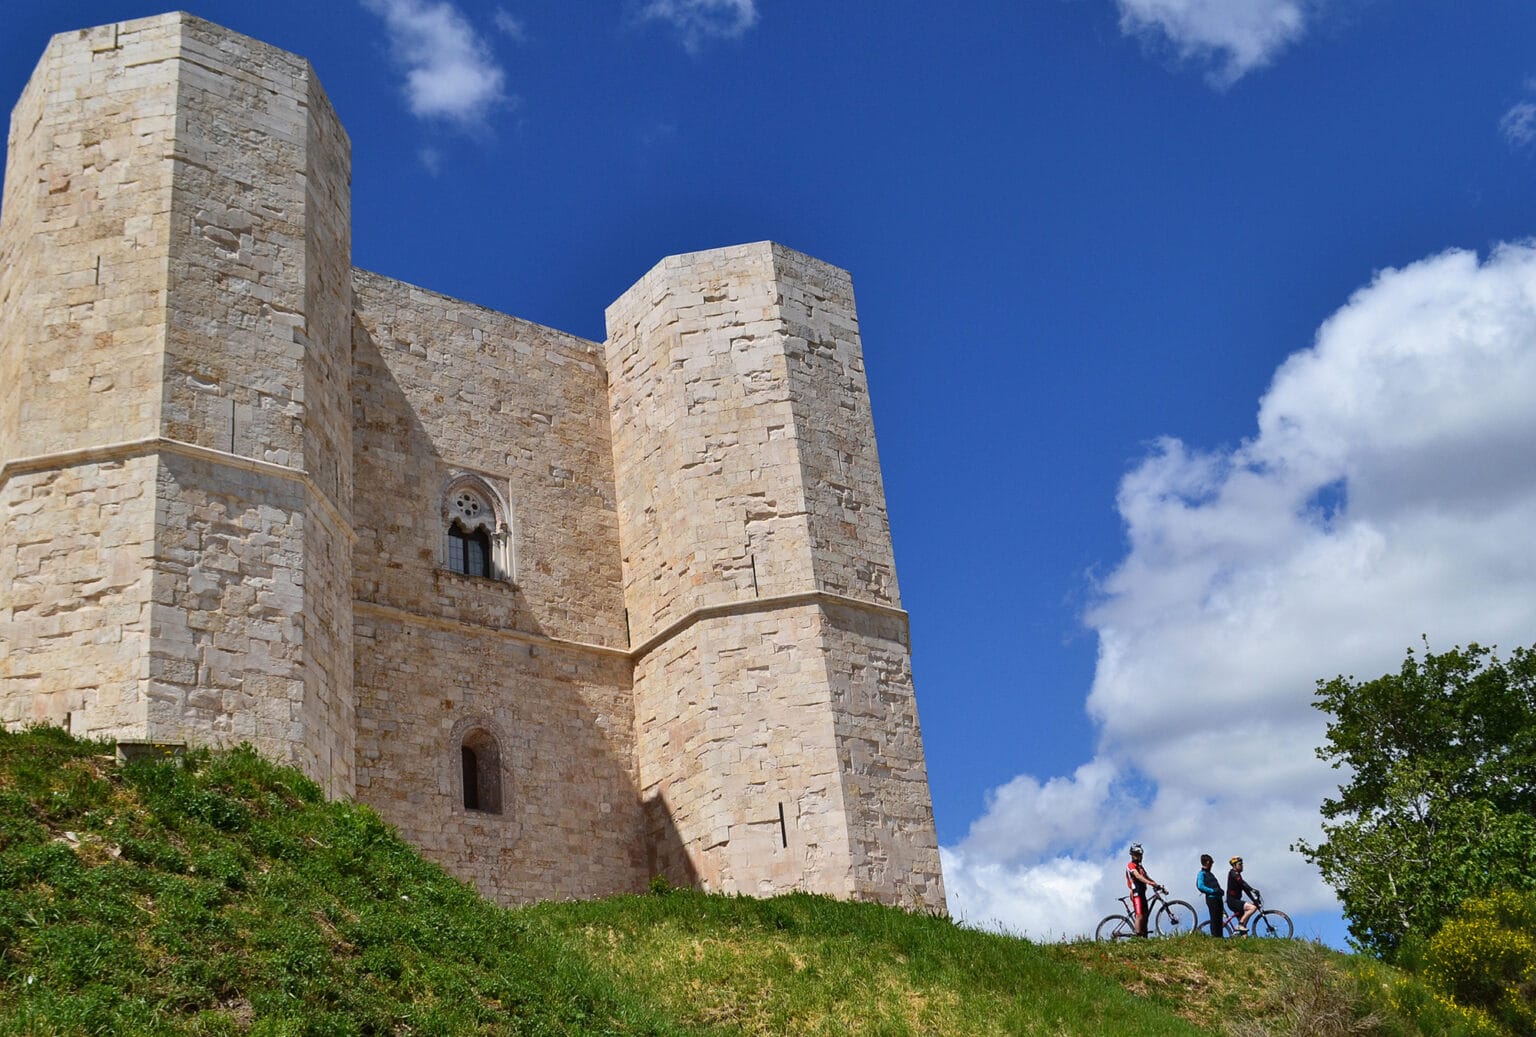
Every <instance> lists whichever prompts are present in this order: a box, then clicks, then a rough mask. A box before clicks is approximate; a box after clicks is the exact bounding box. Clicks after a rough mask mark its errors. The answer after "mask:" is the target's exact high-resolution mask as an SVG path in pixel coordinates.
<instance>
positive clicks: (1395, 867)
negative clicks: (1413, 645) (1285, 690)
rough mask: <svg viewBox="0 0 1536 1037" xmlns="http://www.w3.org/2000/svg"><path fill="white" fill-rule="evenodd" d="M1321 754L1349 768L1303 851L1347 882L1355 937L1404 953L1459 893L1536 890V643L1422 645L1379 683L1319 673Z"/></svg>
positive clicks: (1328, 874) (1341, 885)
mask: <svg viewBox="0 0 1536 1037" xmlns="http://www.w3.org/2000/svg"><path fill="white" fill-rule="evenodd" d="M1313 705H1314V706H1316V707H1317V708H1318V709H1320V710H1323V711H1325V712H1327V713H1328V714H1330V716H1331V718H1332V719H1331V721H1330V723H1329V725H1328V730H1327V737H1328V743H1327V745H1325V746H1323V747H1321V748H1320V749H1318V751H1317V752H1318V756H1319V757H1321V758H1322V759H1324V760H1327V761H1329V762H1330V763H1332V764H1333V766H1334V767H1335V768H1341V769H1344V770H1346V772H1347V774H1348V777H1347V779H1346V781H1345V783H1344V784H1343V785H1341V786H1340V789H1339V795H1338V797H1337V798H1330V799H1327V800H1325V801H1324V802H1323V805H1322V813H1323V817H1324V818H1325V821H1324V824H1323V832H1324V835H1325V836H1326V838H1325V839H1324V841H1323V842H1322V843H1320V844H1318V845H1316V846H1312V845H1310V844H1308V843H1305V842H1302V843H1299V844H1297V846H1296V849H1297V850H1298V851H1300V852H1301V853H1302V854H1304V855H1305V856H1306V857H1307V858H1308V859H1310V860H1311V861H1312V862H1313V863H1314V864H1316V865H1317V866H1318V867H1319V869H1320V870H1321V871H1322V874H1323V878H1324V879H1325V880H1326V881H1327V882H1328V883H1329V884H1330V885H1332V886H1333V887H1334V889H1335V890H1337V891H1338V894H1339V899H1340V901H1341V902H1342V904H1343V906H1344V913H1345V915H1346V917H1347V918H1348V919H1349V928H1350V934H1351V936H1352V937H1353V939H1354V941H1355V942H1356V943H1357V944H1358V945H1359V946H1360V947H1362V948H1364V949H1366V950H1369V951H1370V952H1372V953H1374V954H1377V955H1379V956H1381V957H1383V958H1385V959H1388V960H1390V959H1391V958H1392V957H1393V956H1394V955H1395V954H1396V952H1397V950H1398V948H1399V947H1400V946H1401V944H1402V941H1403V940H1404V938H1405V937H1407V936H1408V935H1409V934H1411V933H1417V934H1421V935H1427V934H1428V933H1431V932H1433V931H1434V930H1435V929H1436V928H1437V927H1438V926H1439V924H1440V923H1441V921H1442V920H1443V919H1445V918H1446V917H1447V916H1448V915H1449V914H1450V913H1451V912H1452V911H1453V910H1454V909H1455V908H1456V906H1457V905H1458V904H1460V903H1462V902H1463V901H1465V900H1467V899H1469V898H1470V897H1474V896H1477V895H1480V894H1484V893H1488V892H1490V891H1492V890H1495V889H1499V888H1516V889H1518V888H1526V889H1530V888H1536V868H1532V866H1531V862H1532V860H1533V859H1536V649H1520V648H1517V649H1515V651H1514V652H1513V654H1511V656H1510V657H1509V659H1508V660H1507V661H1506V660H1501V659H1499V658H1498V657H1497V656H1496V655H1495V654H1494V653H1493V651H1492V650H1491V649H1487V648H1483V647H1480V646H1479V645H1476V644H1470V645H1468V646H1467V647H1466V648H1465V649H1462V648H1455V649H1452V650H1451V651H1449V652H1444V653H1441V654H1438V655H1437V654H1435V653H1433V652H1430V651H1429V650H1428V646H1427V644H1426V646H1425V651H1424V657H1423V659H1422V660H1420V659H1419V658H1418V657H1417V656H1416V655H1415V654H1414V652H1413V650H1412V649H1410V650H1409V651H1408V654H1407V658H1406V659H1405V661H1404V662H1403V666H1402V668H1401V669H1400V670H1399V671H1398V672H1397V673H1394V674H1386V675H1384V676H1382V677H1378V678H1377V679H1375V680H1371V681H1364V682H1358V681H1356V680H1355V679H1354V678H1353V677H1342V676H1341V677H1335V678H1333V679H1332V680H1330V681H1319V682H1318V686H1317V694H1316V697H1315V700H1314V702H1313Z"/></svg>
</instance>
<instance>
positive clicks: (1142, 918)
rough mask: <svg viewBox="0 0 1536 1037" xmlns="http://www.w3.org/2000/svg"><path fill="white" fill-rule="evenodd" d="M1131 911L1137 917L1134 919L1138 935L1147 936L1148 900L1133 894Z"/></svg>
mask: <svg viewBox="0 0 1536 1037" xmlns="http://www.w3.org/2000/svg"><path fill="white" fill-rule="evenodd" d="M1131 911H1132V912H1134V913H1135V915H1136V917H1135V919H1134V921H1135V922H1136V935H1137V936H1145V935H1147V898H1146V897H1144V896H1137V895H1136V894H1134V893H1132V894H1131Z"/></svg>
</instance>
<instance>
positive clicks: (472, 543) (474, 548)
mask: <svg viewBox="0 0 1536 1037" xmlns="http://www.w3.org/2000/svg"><path fill="white" fill-rule="evenodd" d="M448 568H450V569H452V570H453V571H454V572H456V573H463V574H464V575H465V576H490V575H491V574H492V573H491V535H490V534H489V533H487V532H486V531H485V528H484V527H483V526H477V527H475V528H474V529H465V528H464V523H462V522H460V521H459V520H458V519H454V521H453V525H451V526H449V527H448Z"/></svg>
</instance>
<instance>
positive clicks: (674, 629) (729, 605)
mask: <svg viewBox="0 0 1536 1037" xmlns="http://www.w3.org/2000/svg"><path fill="white" fill-rule="evenodd" d="M799 605H840V606H842V607H843V608H849V609H854V610H855V611H858V612H869V613H872V614H874V615H879V616H887V617H890V618H892V619H899V620H901V622H902V623H903V624H907V623H908V622H910V620H909V618H908V616H907V612H906V610H905V609H900V608H897V607H896V606H895V605H884V604H881V603H880V602H877V601H865V600H863V599H862V598H850V597H848V596H847V595H844V594H834V593H832V592H831V591H820V590H817V591H802V592H800V593H799V594H778V595H774V596H773V597H769V598H746V599H744V600H741V601H727V602H721V603H720V604H717V605H702V606H700V607H699V608H696V609H693V610H692V611H691V612H688V613H687V614H685V615H683V616H681V617H679V618H677V619H675V620H673V621H672V622H671V623H669V624H667V625H666V626H664V627H662V628H661V629H660V630H658V631H657V632H656V633H654V634H652V635H651V636H650V637H648V638H646V639H645V640H644V641H642V642H640V644H639V645H637V646H636V647H635V648H634V649H633V650H632V651H631V652H630V655H631V656H632V657H633V658H634V659H635V661H636V662H638V661H639V660H640V659H642V658H644V657H645V656H646V655H647V654H649V653H650V652H651V651H652V650H654V649H655V648H656V647H657V646H658V645H661V644H664V643H666V642H667V641H670V640H671V639H672V638H674V637H676V636H677V635H678V634H680V633H682V632H683V631H684V630H686V629H688V628H689V627H691V626H693V625H694V624H695V623H698V622H701V621H703V620H706V619H715V618H716V617H719V616H741V615H746V614H748V613H751V612H774V611H777V610H778V609H787V608H795V607H796V606H799Z"/></svg>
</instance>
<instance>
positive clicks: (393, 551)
mask: <svg viewBox="0 0 1536 1037" xmlns="http://www.w3.org/2000/svg"><path fill="white" fill-rule="evenodd" d="M355 286H356V302H357V316H356V323H355V326H354V344H353V354H354V362H355V370H354V375H353V389H354V400H353V415H354V420H355V425H356V429H355V437H356V440H355V444H356V452H355V460H354V464H355V469H356V473H357V496H356V523H357V532H358V546H357V552H356V559H357V566H356V572H357V576H356V580H355V592H356V597H357V598H358V600H360V601H366V602H373V603H376V604H380V605H387V606H390V607H393V608H398V609H403V610H406V611H410V612H416V613H422V614H430V615H434V616H446V617H450V618H455V619H463V620H465V621H466V622H471V623H480V624H483V625H486V626H493V627H498V628H506V629H512V630H517V631H521V632H524V633H528V634H540V635H543V636H546V637H551V638H561V639H565V640H571V641H580V642H587V643H591V644H596V645H602V646H606V647H610V648H612V647H618V648H623V647H626V646H627V639H626V636H625V627H624V600H623V592H622V588H621V575H620V570H621V566H620V560H619V545H618V519H617V515H616V513H615V506H614V495H613V454H612V448H611V445H610V440H609V427H608V417H607V414H606V379H605V375H604V370H603V363H602V354H601V351H600V349H599V347H598V346H597V344H596V343H593V342H588V341H587V340H585V339H581V338H577V337H576V336H574V335H568V334H566V333H564V332H559V331H555V330H553V329H550V328H544V327H540V326H539V325H537V324H531V323H529V322H528V321H524V320H518V319H517V318H515V317H509V316H506V315H505V314H500V313H495V312H493V311H491V310H486V309H483V308H481V307H478V306H473V305H470V304H468V303H465V302H461V301H459V300H457V299H451V298H448V297H447V296H443V295H438V294H436V293H434V292H428V291H426V290H424V289H421V288H417V287H415V286H413V285H408V284H403V283H401V282H399V281H392V280H390V279H388V278H384V277H380V276H378V275H376V274H370V273H367V272H365V271H357V272H356V274H355ZM459 473H471V474H475V475H478V476H481V477H483V478H484V479H485V480H486V481H487V482H488V483H489V484H491V486H492V488H493V489H495V490H496V491H497V492H498V493H499V494H500V495H501V496H502V497H503V498H504V502H505V503H506V505H507V506H508V508H509V509H510V514H509V516H508V520H509V521H508V524H509V526H510V527H511V537H512V551H511V553H512V555H513V556H514V557H515V560H516V574H515V575H516V582H515V584H509V583H504V582H497V581H488V580H479V579H472V578H467V577H463V576H459V575H457V574H455V573H451V572H448V571H447V570H446V569H445V567H444V560H443V558H442V543H443V530H444V519H443V514H442V498H443V494H444V491H445V490H446V488H447V485H448V482H449V481H450V479H451V478H452V477H453V476H454V475H456V474H459Z"/></svg>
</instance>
